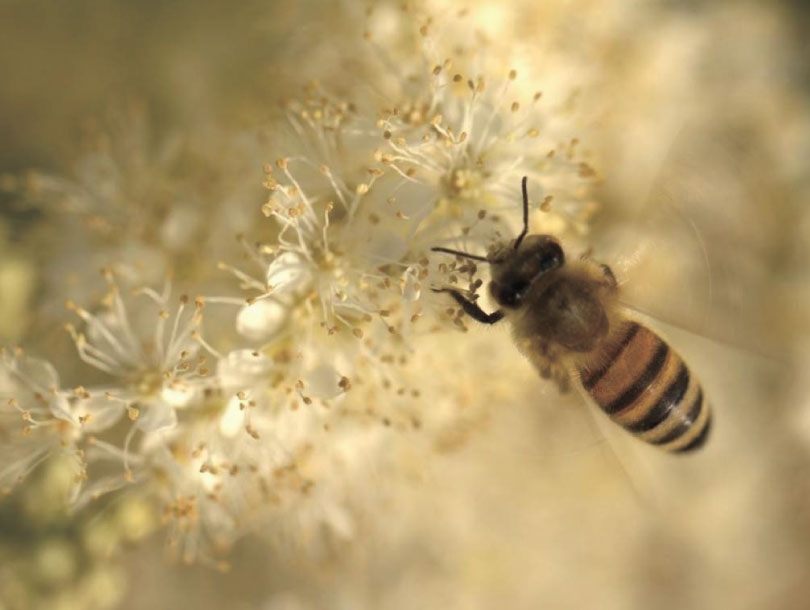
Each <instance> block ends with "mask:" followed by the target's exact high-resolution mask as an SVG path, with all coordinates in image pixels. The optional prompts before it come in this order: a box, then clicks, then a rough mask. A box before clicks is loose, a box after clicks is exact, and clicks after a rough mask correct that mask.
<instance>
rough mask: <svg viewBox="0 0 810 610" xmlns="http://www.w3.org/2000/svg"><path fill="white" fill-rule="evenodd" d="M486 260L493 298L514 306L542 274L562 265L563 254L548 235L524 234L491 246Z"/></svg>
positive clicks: (510, 307)
mask: <svg viewBox="0 0 810 610" xmlns="http://www.w3.org/2000/svg"><path fill="white" fill-rule="evenodd" d="M524 237H525V239H524ZM487 261H488V262H489V264H490V266H491V269H492V281H491V282H490V284H489V291H490V294H492V298H493V299H495V301H496V302H497V303H498V304H499V305H500V306H502V307H506V308H508V309H516V308H518V307H520V306H521V305H522V304H523V297H524V296H525V294H526V293H527V292H528V290H529V289H530V288H531V287H532V286H533V285H534V284H535V283H536V282H537V281H538V280H539V279H540V278H541V277H543V276H544V275H545V274H546V273H548V272H549V271H553V270H554V269H558V268H560V267H562V265H563V264H564V263H565V254H564V253H563V249H562V247H561V246H560V243H559V242H558V241H557V240H556V239H554V238H553V237H551V236H550V235H525V236H521V237H520V238H518V239H516V240H514V241H511V242H501V243H499V244H496V245H495V246H493V247H492V248H491V249H490V251H489V253H488V254H487Z"/></svg>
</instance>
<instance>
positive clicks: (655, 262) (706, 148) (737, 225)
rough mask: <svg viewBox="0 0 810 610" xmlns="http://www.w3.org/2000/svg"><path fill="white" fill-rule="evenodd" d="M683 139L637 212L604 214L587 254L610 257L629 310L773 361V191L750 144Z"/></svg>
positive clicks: (707, 137)
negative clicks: (769, 317)
mask: <svg viewBox="0 0 810 610" xmlns="http://www.w3.org/2000/svg"><path fill="white" fill-rule="evenodd" d="M718 129H721V128H718ZM684 133H685V132H684ZM689 133H690V136H689V137H688V138H687V137H686V136H685V135H683V133H682V135H681V136H679V137H678V138H677V139H676V141H675V143H674V144H673V145H672V148H671V151H670V153H669V154H668V155H667V159H666V161H665V163H664V166H663V167H662V168H661V170H660V172H659V176H658V178H657V179H656V180H655V182H654V184H653V186H652V188H651V189H650V194H649V196H648V198H647V203H646V204H645V205H644V206H643V209H642V212H641V213H640V214H631V213H627V212H622V211H620V212H619V213H617V214H612V215H606V219H605V221H606V222H605V223H604V224H603V225H602V226H601V227H598V229H599V230H598V237H597V239H596V240H595V242H594V257H595V258H597V259H604V260H605V261H606V262H607V261H611V266H612V267H613V271H614V273H615V275H616V276H617V278H618V280H619V283H620V284H621V287H622V301H623V303H624V304H626V305H627V306H628V307H630V308H631V309H635V310H639V311H641V312H642V313H644V314H647V315H649V316H652V317H654V318H658V319H661V320H662V321H664V322H666V323H668V324H672V325H675V326H678V327H681V328H683V329H685V330H688V331H691V332H694V333H697V334H700V335H703V336H706V337H708V338H711V339H714V340H719V341H721V342H725V343H730V344H733V345H736V346H739V347H743V348H745V349H748V350H753V351H755V352H757V353H760V354H766V355H775V354H777V350H776V344H775V341H774V339H773V338H772V335H773V332H772V327H771V324H770V321H769V319H768V312H769V306H770V304H771V303H772V301H773V296H774V291H775V287H776V284H775V282H774V274H773V270H772V269H771V267H770V265H769V260H770V258H771V257H770V254H771V252H770V250H771V249H772V246H773V244H774V243H775V242H776V241H778V235H777V234H776V232H777V227H776V226H775V225H774V219H773V218H769V217H768V214H767V210H768V209H769V203H772V202H770V201H769V196H770V193H772V192H773V189H770V188H768V185H767V184H763V179H764V176H763V172H762V171H761V168H760V166H761V165H762V164H758V163H757V158H756V154H755V153H754V151H752V147H751V146H750V145H748V146H746V145H745V144H744V143H742V142H741V141H740V140H739V139H738V138H736V137H734V134H729V133H723V132H722V131H721V133H717V132H716V131H711V130H709V129H704V130H702V131H701V132H700V134H701V135H700V137H694V136H692V135H691V134H692V132H691V131H690V132H689ZM757 169H759V170H760V171H755V170H757ZM614 196H615V195H614ZM610 198H611V193H607V197H606V199H607V205H606V208H609V207H611V202H610ZM616 207H618V206H616ZM611 257H612V258H611Z"/></svg>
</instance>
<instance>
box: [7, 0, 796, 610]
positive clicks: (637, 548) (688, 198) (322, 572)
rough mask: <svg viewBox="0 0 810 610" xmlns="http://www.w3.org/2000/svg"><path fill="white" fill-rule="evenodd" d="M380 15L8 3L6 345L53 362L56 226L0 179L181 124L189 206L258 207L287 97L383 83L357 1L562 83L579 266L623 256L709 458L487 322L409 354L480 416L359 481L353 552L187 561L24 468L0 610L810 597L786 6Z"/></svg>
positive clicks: (278, 543) (284, 547)
mask: <svg viewBox="0 0 810 610" xmlns="http://www.w3.org/2000/svg"><path fill="white" fill-rule="evenodd" d="M373 4H374V8H375V11H376V13H374V11H372V13H373V14H372V15H371V17H369V15H368V13H367V8H368V7H367V6H366V5H364V4H362V3H354V2H349V1H346V2H338V3H330V4H329V5H328V7H327V6H324V4H323V3H320V2H316V1H314V0H304V1H302V2H297V3H279V2H259V1H256V0H245V1H243V2H240V3H230V2H214V1H205V2H191V1H178V2H170V3H166V2H157V1H145V2H138V3H108V2H91V1H87V0H79V1H75V0H74V1H71V2H64V1H57V0H52V1H49V2H46V1H43V0H31V1H28V2H15V1H10V0H0V57H2V60H0V82H2V83H3V86H2V88H0V141H1V142H2V146H0V174H2V182H1V183H0V342H2V343H3V344H5V345H15V344H21V345H24V346H25V347H26V349H27V350H28V351H29V352H31V353H39V354H41V355H43V356H46V357H49V358H51V359H52V360H54V361H63V360H65V361H66V360H67V359H68V356H67V354H69V353H71V351H72V350H73V347H72V345H71V343H70V341H69V338H67V337H65V336H63V335H64V333H62V332H61V329H59V328H58V324H59V320H58V318H59V315H58V314H56V313H55V310H56V307H55V306H53V304H54V303H57V302H58V304H59V305H60V306H61V301H62V299H63V298H64V297H59V298H57V297H58V295H57V294H55V293H54V292H53V290H54V286H55V284H54V282H53V281H52V278H51V276H52V275H54V274H56V275H58V274H59V273H61V272H62V271H61V268H60V267H59V266H55V265H54V261H55V260H56V259H59V257H60V256H62V254H61V253H60V250H59V248H60V247H64V243H63V242H60V241H59V240H56V239H55V238H54V230H58V229H59V227H58V225H57V226H54V221H53V218H49V216H48V213H47V210H45V211H43V209H42V208H39V207H37V206H35V205H27V204H26V203H25V202H21V201H20V199H19V198H18V197H17V196H16V193H18V192H19V190H20V189H21V188H22V187H24V186H25V181H26V176H27V175H28V172H29V171H30V170H32V169H34V170H39V171H46V172H49V173H52V174H55V175H65V176H70V175H74V173H75V172H76V167H77V163H78V162H79V160H80V159H82V155H83V154H85V153H86V152H87V151H88V150H92V149H94V148H95V147H98V146H99V145H100V142H103V141H104V138H105V137H107V136H102V135H101V134H112V135H110V137H111V138H112V139H114V138H115V136H116V135H118V136H119V137H123V138H124V140H126V138H127V137H131V136H132V133H133V132H132V126H133V125H136V126H137V138H139V145H141V146H142V149H141V150H142V152H144V155H145V157H144V159H145V160H146V162H154V163H155V164H156V165H158V164H159V163H160V159H161V158H162V157H161V155H162V154H163V151H164V148H165V147H167V146H169V147H170V145H171V142H172V138H175V137H179V138H182V139H183V141H184V142H186V143H187V149H186V150H185V152H184V154H185V155H191V158H192V160H191V161H188V160H186V161H185V163H186V165H184V166H183V167H186V168H188V167H189V166H190V167H193V171H189V172H188V174H189V175H192V176H194V178H193V180H194V181H193V183H192V182H191V181H186V182H184V183H183V184H185V185H186V186H188V187H189V188H193V189H194V192H195V196H197V197H199V198H200V199H204V198H205V197H206V196H211V197H214V196H215V197H218V198H219V199H217V201H219V200H224V199H225V196H224V195H223V193H226V192H231V191H233V190H234V189H236V190H238V191H239V196H240V197H241V198H242V199H245V200H251V199H252V198H255V200H256V202H257V203H256V205H257V206H259V205H261V203H262V190H261V181H262V178H263V176H262V173H261V168H262V165H263V164H264V163H266V162H268V161H272V160H273V159H274V158H275V157H277V156H280V155H281V154H283V151H282V152H279V153H277V154H275V155H274V154H273V153H272V152H268V151H273V150H274V149H273V138H274V132H273V129H272V125H273V122H274V121H277V120H278V118H279V116H280V108H281V105H280V104H281V102H283V101H285V100H287V99H289V98H292V97H295V96H296V95H299V92H300V91H301V90H302V87H303V86H304V85H306V83H308V82H309V81H313V80H317V81H321V82H323V83H327V84H328V86H329V87H330V90H331V91H333V92H335V93H337V94H339V95H341V96H344V97H345V98H346V99H351V100H354V101H356V103H357V104H358V105H359V106H360V107H362V106H363V103H364V99H363V96H364V93H365V89H364V86H363V84H362V83H365V82H366V81H368V80H373V79H374V78H377V77H379V74H378V72H379V68H378V67H377V68H375V67H373V66H371V65H370V64H369V62H368V58H367V56H368V50H367V49H366V48H365V47H364V46H363V45H364V39H363V33H364V32H365V31H367V28H368V27H369V23H372V24H373V23H374V16H373V15H374V14H379V13H380V12H383V13H385V12H386V11H389V12H390V13H391V14H396V15H400V16H399V17H397V18H398V19H401V20H402V23H407V25H404V26H403V27H412V24H413V22H417V23H421V22H423V21H424V20H425V19H426V18H427V17H426V15H427V14H428V13H429V14H430V15H431V16H432V17H433V19H434V22H435V23H444V24H449V25H447V26H446V28H447V29H446V32H447V33H448V36H452V35H459V36H464V35H473V33H474V35H476V36H479V37H480V40H481V48H482V49H484V51H485V52H484V51H482V53H483V54H484V55H486V56H487V58H490V57H492V56H494V57H504V58H508V59H505V60H504V61H507V63H508V62H513V63H514V65H517V66H518V67H519V71H520V72H521V76H522V77H523V81H522V82H526V81H527V80H528V81H529V82H530V83H531V84H530V85H527V87H528V88H529V89H538V88H539V89H544V90H545V89H546V88H547V90H549V91H552V92H554V91H565V92H567V93H568V95H569V97H570V99H571V100H573V101H572V109H571V116H570V125H571V127H572V129H574V130H575V133H572V134H571V136H572V137H577V138H579V139H580V141H581V144H580V145H581V146H585V147H587V148H588V150H589V151H590V152H591V154H592V155H593V158H594V159H596V160H598V161H597V162H595V165H596V167H598V169H599V174H600V179H599V181H598V185H597V187H596V192H595V193H593V195H592V196H593V197H594V199H595V200H596V201H598V202H599V211H598V212H597V213H596V214H595V216H594V218H593V220H592V222H591V224H590V228H589V235H588V240H589V241H590V243H591V244H592V245H593V248H594V256H595V257H597V258H599V259H600V260H605V261H619V260H623V261H627V264H626V265H624V264H621V263H620V264H618V265H617V268H618V269H619V270H620V271H621V277H624V278H626V279H627V281H628V283H627V287H626V288H627V293H628V295H629V296H628V300H630V301H631V302H632V303H633V304H634V305H635V306H636V307H637V308H638V309H639V310H640V311H641V312H642V313H648V314H650V315H651V316H653V319H652V320H651V321H650V324H652V325H654V326H656V327H657V328H659V329H660V330H661V331H662V332H664V333H665V334H666V336H667V337H668V338H669V339H670V341H671V342H672V344H673V345H674V346H676V347H677V349H678V350H679V351H680V352H682V353H683V355H684V356H685V357H686V360H687V361H688V362H689V363H690V366H691V367H692V369H693V371H694V372H695V373H696V374H697V375H698V376H699V377H700V378H701V379H702V381H703V384H704V387H705V389H706V391H707V394H709V395H710V396H711V400H712V403H713V405H714V408H715V418H716V420H715V423H716V430H715V432H716V434H715V436H714V437H713V439H712V441H711V442H710V444H709V446H708V447H707V448H706V450H705V451H704V452H702V453H700V454H697V455H691V456H689V457H685V458H673V457H671V456H667V455H659V454H658V453H657V452H656V451H655V450H654V449H650V448H647V447H641V446H638V445H640V443H639V444H635V441H633V440H632V439H629V438H626V437H624V436H622V433H621V431H618V432H617V431H616V430H613V429H611V428H610V427H609V426H603V425H602V422H601V420H600V419H599V417H596V418H593V417H592V416H591V415H589V412H588V411H587V410H586V409H585V408H583V405H582V404H581V399H580V397H579V396H565V397H560V396H558V395H557V394H556V391H555V389H554V388H551V387H548V386H547V385H545V384H543V383H542V382H541V380H539V379H536V378H535V375H534V372H533V371H532V370H531V369H530V368H529V367H528V365H527V364H526V363H525V362H524V361H523V360H522V359H521V358H520V356H519V354H517V351H516V350H514V348H513V347H512V346H511V343H510V342H509V339H508V337H507V336H506V333H505V332H503V331H501V332H496V331H494V330H490V329H483V330H482V329H477V328H475V329H472V332H470V333H466V334H461V333H458V334H455V335H449V336H448V335H444V336H440V337H437V338H435V339H429V340H426V342H425V345H424V346H423V349H424V350H425V352H426V353H428V354H431V355H432V356H431V358H435V361H434V366H435V367H439V368H435V369H432V370H439V371H441V373H440V374H441V375H442V376H443V377H445V378H447V379H448V380H451V382H452V383H454V384H455V385H456V386H457V388H460V390H459V393H460V395H463V396H464V397H465V400H468V401H469V402H470V403H471V404H473V405H483V407H482V408H480V409H477V410H476V408H472V411H473V412H474V413H480V414H481V415H480V417H477V418H473V419H472V420H471V423H470V425H469V429H459V430H458V431H457V435H456V436H453V437H452V438H447V439H443V442H437V443H436V444H435V446H434V447H433V448H432V453H431V454H430V455H429V457H428V458H427V459H424V458H423V459H415V460H413V462H412V463H411V462H408V463H409V464H410V465H409V466H408V467H403V468H401V469H400V471H399V472H397V473H395V475H392V474H391V473H390V472H389V471H385V472H384V473H382V472H381V473H380V479H379V480H377V479H373V480H369V481H367V482H366V484H367V485H368V486H369V487H371V488H374V487H377V486H380V487H383V488H384V489H385V493H384V494H369V496H370V498H372V499H363V501H360V502H358V503H357V505H355V506H354V507H353V510H354V511H355V512H356V514H357V515H358V516H357V522H358V523H360V524H361V525H360V526H359V527H358V528H357V530H356V531H354V532H353V534H352V535H351V536H348V537H347V539H346V540H343V541H341V542H340V543H339V544H338V543H335V544H334V545H333V546H332V547H330V548H328V549H326V550H323V551H322V552H319V553H316V554H313V553H311V552H308V551H305V550H302V548H303V547H304V546H306V545H303V544H299V541H296V540H285V539H279V537H272V538H269V539H268V538H265V537H260V536H256V537H251V538H247V539H244V540H242V541H241V542H240V543H239V544H238V545H237V546H236V548H235V549H234V550H233V551H232V553H231V557H230V558H229V562H230V567H229V569H228V570H227V571H226V570H224V569H222V570H218V569H217V566H208V565H194V566H186V565H183V564H182V563H177V562H176V561H172V560H171V559H170V558H169V557H168V556H167V553H166V550H165V548H164V547H165V540H166V537H165V532H164V531H163V530H162V528H161V523H160V516H159V515H157V514H156V511H155V508H154V507H153V506H151V505H150V504H149V502H148V501H146V500H145V499H143V498H139V497H138V496H137V495H132V494H126V493H125V494H121V495H116V496H113V497H110V498H108V499H106V500H104V502H103V503H102V504H101V506H99V505H94V507H93V510H92V511H90V510H87V511H82V512H79V513H76V514H68V513H67V511H66V510H65V509H64V507H63V506H62V505H61V503H60V498H62V497H63V495H64V494H63V491H64V487H65V486H66V482H65V476H66V475H65V473H64V472H62V471H61V470H60V466H59V464H45V465H43V466H42V467H41V468H40V469H39V470H37V472H36V473H34V475H33V476H32V477H31V478H30V479H29V480H28V481H27V482H26V483H25V485H23V486H21V487H20V488H19V489H18V490H17V491H15V493H13V494H12V495H10V496H8V497H5V498H4V499H3V500H2V501H0V609H5V608H8V609H14V610H16V609H25V608H60V609H61V608H64V609H68V608H76V609H91V608H99V609H102V608H104V609H106V608H110V609H112V608H121V609H126V610H139V609H141V608H172V607H176V606H178V605H180V604H184V605H192V604H193V605H194V606H196V607H199V608H211V609H213V608H224V607H228V608H237V609H238V608H245V609H247V608H261V609H266V610H299V609H302V610H303V609H309V608H313V609H316V608H317V609H321V608H341V609H343V608H345V609H349V608H369V609H371V608H380V609H382V608H385V609H388V608H390V609H398V608H414V607H418V608H459V609H461V608H481V609H487V608H497V607H508V608H538V607H543V608H591V607H592V608H616V609H620V608H621V609H629V608H650V607H655V608H684V607H685V608H735V609H737V608H739V609H741V610H748V609H750V610H755V609H759V608H785V609H790V608H804V607H807V599H808V598H809V597H810V580H808V579H807V574H808V566H810V374H808V372H807V371H808V367H810V319H808V311H810V282H809V281H808V280H810V271H808V264H809V263H810V207H809V206H808V202H809V201H810V198H809V197H810V171H808V163H807V160H808V159H810V98H808V94H810V48H808V45H810V42H808V36H807V31H808V30H807V28H808V25H810V11H808V10H807V8H806V7H805V4H804V3H802V2H799V1H798V0H795V1H788V0H785V1H783V2H776V1H775V2H765V3H763V2H754V1H751V2H746V1H728V2H724V1H712V2H708V1H707V2H700V1H688V0H684V1H680V2H676V1H664V0H660V1H654V2H640V1H633V0H610V1H606V2H598V1H590V0H575V1H567V2H563V1H561V0H560V1H557V0H551V1H547V2H540V3H538V2H528V1H523V0H510V1H508V2H497V3H494V2H493V3H490V2H481V3H474V4H472V5H470V6H468V7H463V6H462V5H460V4H459V3H455V2H451V1H449V0H447V1H442V2H438V3H432V4H431V5H430V7H429V8H428V7H427V5H425V6H423V5H422V4H421V3H419V2H413V3H407V4H408V5H409V8H408V11H407V12H405V11H402V9H401V7H400V3H385V2H381V3H373ZM464 8H466V9H467V14H466V16H465V19H466V20H465V21H463V22H458V25H456V23H457V20H458V19H459V12H460V11H461V10H462V9H464ZM395 23H396V22H395ZM379 27H381V26H379ZM459 31H461V32H462V33H461V34H460V33H459ZM122 134H123V136H122ZM223 134H250V137H251V138H257V139H258V140H260V141H261V142H262V145H263V146H264V148H259V149H258V150H261V151H263V152H262V153H261V154H258V153H256V154H254V152H253V151H254V150H256V149H253V148H251V147H250V146H245V147H242V148H239V147H237V149H232V148H229V147H228V146H223V142H225V141H227V142H229V143H231V142H232V139H231V137H230V135H228V136H227V137H226V136H224V135H223ZM167 142H168V144H167ZM188 143H190V145H189V144H188ZM229 146H230V144H229ZM189 149H190V150H189ZM144 159H140V158H139V159H138V162H139V163H140V162H143V161H144ZM189 164H190V165H189ZM150 171H151V170H150ZM253 172H255V176H253ZM144 175H145V177H144V190H143V191H142V193H143V196H144V197H145V198H146V197H150V196H152V194H153V191H152V190H150V189H151V187H152V186H154V184H153V181H152V179H151V178H150V176H152V174H150V173H148V172H147V173H145V174H144ZM200 175H205V176H206V178H207V180H206V181H199V180H197V178H196V177H197V176H200ZM251 176H253V177H251ZM21 185H22V186H21ZM189 185H191V186H189ZM240 189H241V190H240ZM212 193H214V194H215V195H212ZM234 232H235V231H234ZM56 244H58V246H57V245H56ZM628 253H629V254H628ZM622 257H624V258H622ZM189 268H192V267H191V266H190V267H189ZM93 272H95V269H94V270H93ZM684 277H686V278H687V280H684ZM451 341H452V342H458V347H456V344H455V343H453V344H452V347H450V346H449V345H450V343H449V342H451ZM470 354H472V356H471V355H470ZM425 370H431V369H428V368H426V369H425ZM493 371H497V374H496V375H495V377H496V378H495V379H493V378H492V377H493ZM64 374H65V377H66V378H67V379H68V380H70V379H71V371H70V370H69V369H68V370H67V372H66V373H64ZM2 438H3V437H2V435H0V442H1V441H2ZM383 479H384V480H383ZM380 496H383V497H380ZM291 518H292V519H293V520H295V519H296V518H297V516H295V515H293V516H292V517H291Z"/></svg>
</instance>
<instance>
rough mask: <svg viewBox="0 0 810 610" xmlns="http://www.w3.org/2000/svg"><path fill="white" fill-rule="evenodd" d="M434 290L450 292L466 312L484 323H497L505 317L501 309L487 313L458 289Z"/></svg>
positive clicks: (434, 290) (436, 290)
mask: <svg viewBox="0 0 810 610" xmlns="http://www.w3.org/2000/svg"><path fill="white" fill-rule="evenodd" d="M433 292H447V293H449V294H450V296H451V297H453V298H454V299H455V301H456V303H458V304H459V305H461V309H463V310H464V313H466V314H467V315H468V316H470V317H471V318H472V319H473V320H477V321H478V322H481V323H482V324H495V322H498V321H500V320H502V319H503V316H504V313H503V311H501V310H500V309H498V310H497V311H493V312H492V313H487V312H485V311H484V310H483V309H481V308H480V307H479V306H478V304H477V303H476V302H475V301H470V300H469V299H467V298H465V297H464V296H463V295H462V294H461V293H460V292H459V291H458V290H453V289H452V288H439V289H437V288H434V289H433Z"/></svg>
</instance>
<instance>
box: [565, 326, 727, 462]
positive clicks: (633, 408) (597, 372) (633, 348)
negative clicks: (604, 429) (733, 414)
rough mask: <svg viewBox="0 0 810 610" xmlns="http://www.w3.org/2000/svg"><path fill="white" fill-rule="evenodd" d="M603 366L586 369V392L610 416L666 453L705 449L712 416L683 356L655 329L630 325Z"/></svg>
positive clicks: (615, 343) (583, 383) (581, 373)
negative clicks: (657, 333)
mask: <svg viewBox="0 0 810 610" xmlns="http://www.w3.org/2000/svg"><path fill="white" fill-rule="evenodd" d="M618 334H619V339H618V340H617V341H616V342H612V345H611V346H610V349H609V350H608V351H609V353H608V354H607V356H606V357H605V359H604V360H603V362H602V364H601V365H600V366H597V367H595V368H592V369H585V368H582V369H581V370H580V371H579V373H580V378H581V380H582V385H583V387H584V388H585V390H586V391H587V392H588V394H590V395H591V396H592V397H593V399H594V400H595V401H596V404H598V405H599V407H600V408H601V409H602V410H603V411H604V412H605V413H607V414H608V415H609V416H610V418H611V419H612V420H613V421H614V422H616V423H617V424H619V425H620V426H622V427H623V428H624V429H625V430H628V431H629V432H631V433H632V434H634V435H636V436H637V437H638V438H640V439H641V440H644V441H646V442H648V443H652V444H654V445H658V446H660V447H661V448H662V449H664V450H666V451H691V450H693V449H697V448H699V447H701V446H702V445H703V443H704V442H705V441H706V438H707V437H708V435H709V429H710V428H711V412H710V409H709V405H708V404H707V402H706V401H705V399H704V397H703V390H702V389H701V387H700V384H699V383H698V381H697V380H696V379H695V378H694V377H693V376H692V375H691V374H690V373H689V369H688V368H686V365H685V364H684V362H683V360H681V357H680V356H678V354H676V353H675V352H674V351H673V350H672V349H670V347H669V346H668V345H667V344H666V343H665V342H664V341H663V340H662V339H661V338H660V337H659V336H658V335H656V334H655V333H653V332H652V331H651V330H649V329H647V328H645V327H644V326H641V325H640V324H637V323H635V322H626V323H625V324H624V326H623V327H622V328H621V329H620V330H619V331H618Z"/></svg>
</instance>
